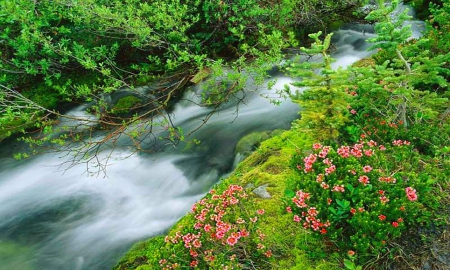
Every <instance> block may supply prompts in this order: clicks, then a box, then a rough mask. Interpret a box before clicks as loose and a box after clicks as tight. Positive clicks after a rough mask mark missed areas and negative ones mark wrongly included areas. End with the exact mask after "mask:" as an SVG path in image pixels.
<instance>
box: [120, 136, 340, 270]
mask: <svg viewBox="0 0 450 270" xmlns="http://www.w3.org/2000/svg"><path fill="white" fill-rule="evenodd" d="M311 144H312V139H311V138H310V137H308V136H307V135H305V134H301V133H299V132H298V131H295V130H290V131H286V132H283V133H281V134H279V135H276V136H274V137H272V138H271V139H268V140H267V141H265V142H263V143H262V144H261V146H260V147H259V148H258V149H257V150H256V151H255V152H254V153H253V154H251V155H250V156H249V157H248V158H246V159H245V160H244V161H243V162H242V163H241V164H239V166H238V167H237V168H236V170H235V171H234V172H233V173H232V174H231V175H230V176H229V177H228V178H226V179H224V180H223V181H221V182H220V183H219V184H217V186H216V187H215V188H216V189H217V190H221V189H224V188H225V187H227V186H229V185H230V184H237V185H240V186H243V187H247V188H246V190H247V192H248V193H249V194H251V196H250V198H249V200H247V201H245V203H244V205H243V207H244V208H245V209H247V210H250V209H265V215H264V216H265V217H264V219H262V221H261V222H260V223H259V225H258V226H259V229H260V230H261V231H262V232H263V233H264V234H265V235H266V239H265V245H266V246H270V247H271V248H272V250H273V254H274V256H273V257H271V258H269V259H267V269H339V264H338V260H336V261H333V260H330V259H329V258H328V259H327V261H325V260H323V259H322V258H319V257H317V256H319V254H322V252H321V250H322V249H323V248H324V244H323V243H322V242H320V241H318V240H317V239H315V238H314V237H312V235H311V234H309V233H308V232H306V231H303V230H299V229H298V227H297V226H292V216H291V215H288V214H287V213H286V211H285V209H284V207H283V202H282V200H283V198H284V192H285V190H286V179H288V178H290V177H293V174H294V173H295V171H294V169H293V168H292V166H291V164H290V159H291V157H292V155H293V154H294V153H295V152H296V151H298V150H299V149H301V148H305V147H308V148H309V147H310V146H311ZM264 184H268V188H267V191H268V192H269V193H270V194H271V198H270V199H263V198H259V197H258V196H256V195H255V194H254V193H252V192H251V190H252V189H253V188H254V187H257V186H261V185H264ZM194 222H195V220H194V219H193V218H192V215H188V216H185V217H183V218H182V219H181V220H180V221H179V222H178V223H177V224H175V225H174V226H173V228H172V229H171V230H170V231H169V232H168V234H169V235H170V234H173V233H174V232H176V231H179V230H180V228H182V227H192V226H193V225H194ZM165 247H166V246H165V243H164V236H157V237H154V238H152V239H149V240H147V241H145V242H142V243H138V244H136V245H135V246H134V247H133V248H132V249H131V250H130V251H129V252H128V254H126V255H125V256H124V257H123V258H122V259H121V260H120V262H119V263H118V264H117V266H116V267H115V268H114V269H117V270H125V269H141V270H143V269H159V267H160V266H159V260H160V259H162V257H161V256H163V252H162V250H163V249H164V248H165ZM315 257H316V258H315Z"/></svg>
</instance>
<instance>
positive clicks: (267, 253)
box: [264, 249, 272, 258]
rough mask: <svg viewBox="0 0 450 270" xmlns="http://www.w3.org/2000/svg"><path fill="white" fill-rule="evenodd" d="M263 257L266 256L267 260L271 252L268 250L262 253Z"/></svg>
mask: <svg viewBox="0 0 450 270" xmlns="http://www.w3.org/2000/svg"><path fill="white" fill-rule="evenodd" d="M264 256H266V257H267V258H270V257H272V251H271V250H270V249H269V250H268V251H266V252H264Z"/></svg>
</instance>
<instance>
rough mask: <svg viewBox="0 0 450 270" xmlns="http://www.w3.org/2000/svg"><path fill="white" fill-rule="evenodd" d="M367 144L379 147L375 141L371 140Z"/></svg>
mask: <svg viewBox="0 0 450 270" xmlns="http://www.w3.org/2000/svg"><path fill="white" fill-rule="evenodd" d="M367 144H368V145H369V146H370V147H374V146H377V142H375V141H373V140H370V141H369V142H368V143H367Z"/></svg>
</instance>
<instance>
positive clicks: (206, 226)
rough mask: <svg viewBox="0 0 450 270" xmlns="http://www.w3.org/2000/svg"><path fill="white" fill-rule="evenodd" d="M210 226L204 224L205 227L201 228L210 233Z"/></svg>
mask: <svg viewBox="0 0 450 270" xmlns="http://www.w3.org/2000/svg"><path fill="white" fill-rule="evenodd" d="M211 228H212V227H211V225H209V224H205V226H204V227H203V229H204V230H205V232H209V231H211Z"/></svg>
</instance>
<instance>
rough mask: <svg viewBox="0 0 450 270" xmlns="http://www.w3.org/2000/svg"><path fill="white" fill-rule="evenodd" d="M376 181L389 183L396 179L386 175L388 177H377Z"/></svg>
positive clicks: (393, 182) (394, 181)
mask: <svg viewBox="0 0 450 270" xmlns="http://www.w3.org/2000/svg"><path fill="white" fill-rule="evenodd" d="M378 181H380V182H385V183H391V184H395V183H396V182H397V180H396V179H395V178H394V177H391V176H388V177H379V178H378Z"/></svg>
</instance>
